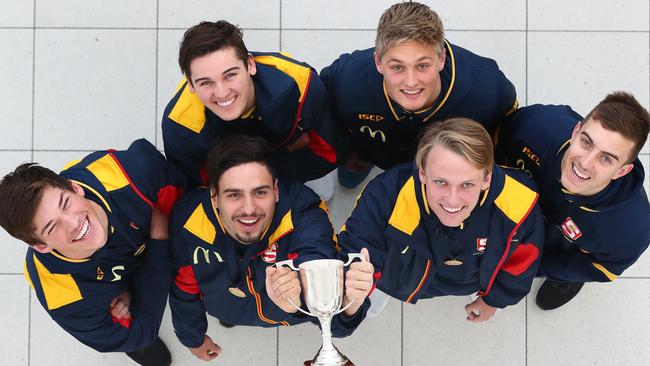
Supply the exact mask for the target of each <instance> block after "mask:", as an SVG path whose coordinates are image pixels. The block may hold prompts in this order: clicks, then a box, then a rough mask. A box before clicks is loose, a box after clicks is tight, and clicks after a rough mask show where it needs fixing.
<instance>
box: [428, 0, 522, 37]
mask: <svg viewBox="0 0 650 366" xmlns="http://www.w3.org/2000/svg"><path fill="white" fill-rule="evenodd" d="M423 2H425V3H427V4H429V6H430V7H431V8H432V9H433V10H435V11H436V12H438V14H439V15H440V17H441V18H442V21H443V24H444V26H445V29H449V30H454V29H472V30H476V29H481V30H525V29H526V2H525V1H510V0H496V1H481V0H461V1H423Z"/></svg>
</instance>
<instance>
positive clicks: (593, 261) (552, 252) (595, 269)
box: [542, 246, 640, 282]
mask: <svg viewBox="0 0 650 366" xmlns="http://www.w3.org/2000/svg"><path fill="white" fill-rule="evenodd" d="M639 255H640V253H639ZM639 255H634V256H627V257H624V256H615V255H605V254H592V253H587V252H584V251H582V250H580V249H579V248H578V247H576V246H571V247H566V246H557V247H556V246H553V247H550V246H549V247H547V249H546V250H545V251H544V255H543V257H542V273H543V274H544V275H546V276H547V277H548V278H550V279H552V280H554V281H560V282H563V281H565V282H611V281H614V280H615V279H616V278H617V277H618V276H620V275H621V274H622V273H623V271H624V270H625V269H627V268H628V267H629V266H631V265H632V264H633V263H634V262H636V260H637V259H638V258H639Z"/></svg>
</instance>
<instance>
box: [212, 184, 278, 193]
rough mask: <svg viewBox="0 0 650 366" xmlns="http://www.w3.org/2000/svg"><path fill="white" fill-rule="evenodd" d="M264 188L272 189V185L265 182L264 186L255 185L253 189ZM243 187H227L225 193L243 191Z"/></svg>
mask: <svg viewBox="0 0 650 366" xmlns="http://www.w3.org/2000/svg"><path fill="white" fill-rule="evenodd" d="M262 189H271V186H270V185H268V184H265V185H263V186H259V187H255V188H253V189H251V191H259V190H262ZM242 191H243V189H237V188H226V189H224V190H223V193H237V192H242Z"/></svg>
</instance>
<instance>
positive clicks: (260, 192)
mask: <svg viewBox="0 0 650 366" xmlns="http://www.w3.org/2000/svg"><path fill="white" fill-rule="evenodd" d="M267 194H268V192H267V191H257V192H255V195H257V196H258V197H264V196H266V195H267Z"/></svg>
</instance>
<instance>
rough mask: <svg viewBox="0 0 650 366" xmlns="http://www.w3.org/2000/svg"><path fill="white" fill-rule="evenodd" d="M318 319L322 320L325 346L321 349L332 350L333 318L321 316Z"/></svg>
mask: <svg viewBox="0 0 650 366" xmlns="http://www.w3.org/2000/svg"><path fill="white" fill-rule="evenodd" d="M318 321H320V326H321V329H322V335H323V346H322V348H321V349H322V350H323V351H325V352H330V351H331V350H333V349H334V345H333V344H332V318H329V317H327V318H325V317H319V318H318Z"/></svg>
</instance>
